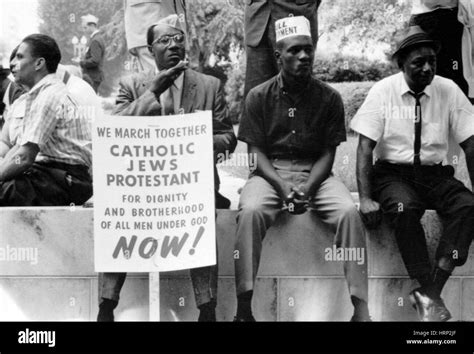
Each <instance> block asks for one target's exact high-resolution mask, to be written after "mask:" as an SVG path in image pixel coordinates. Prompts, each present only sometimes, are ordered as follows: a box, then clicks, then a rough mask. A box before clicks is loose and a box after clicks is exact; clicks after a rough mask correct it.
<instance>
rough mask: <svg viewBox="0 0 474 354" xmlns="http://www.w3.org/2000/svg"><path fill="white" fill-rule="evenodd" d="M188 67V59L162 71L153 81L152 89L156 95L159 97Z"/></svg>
mask: <svg viewBox="0 0 474 354" xmlns="http://www.w3.org/2000/svg"><path fill="white" fill-rule="evenodd" d="M187 68H188V61H184V60H181V61H180V62H179V63H178V64H176V65H175V66H173V67H172V68H169V69H167V70H162V71H160V72H159V73H158V74H157V75H156V76H155V78H154V79H153V81H152V82H151V86H150V91H151V92H153V93H154V94H155V96H156V97H159V96H160V95H161V94H162V93H163V92H165V91H166V90H167V89H168V88H169V87H170V86H171V85H172V84H173V82H174V81H175V80H176V79H177V78H178V76H179V75H181V73H182V72H183V71H185V70H186V69H187Z"/></svg>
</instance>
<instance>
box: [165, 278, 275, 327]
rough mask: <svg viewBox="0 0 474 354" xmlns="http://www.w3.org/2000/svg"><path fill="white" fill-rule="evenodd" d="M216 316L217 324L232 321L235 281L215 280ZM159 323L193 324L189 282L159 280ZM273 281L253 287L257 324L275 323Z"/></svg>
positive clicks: (261, 280) (196, 313)
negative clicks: (216, 286) (184, 322)
mask: <svg viewBox="0 0 474 354" xmlns="http://www.w3.org/2000/svg"><path fill="white" fill-rule="evenodd" d="M217 289H218V293H217V308H216V316H217V320H218V321H232V320H233V319H234V316H235V313H236V309H237V299H236V295H235V281H234V279H232V278H219V283H218V288H217ZM160 294H161V299H160V301H161V312H160V315H161V321H191V322H194V321H197V319H198V317H199V310H198V309H197V308H196V302H195V299H194V293H193V288H192V284H191V280H190V279H161V281H160ZM276 299H277V280H276V279H271V278H259V279H258V280H257V283H256V285H255V293H254V299H253V303H252V307H253V310H254V316H255V318H256V319H257V320H258V321H276V319H277V309H276V308H277V306H276V303H277V300H276Z"/></svg>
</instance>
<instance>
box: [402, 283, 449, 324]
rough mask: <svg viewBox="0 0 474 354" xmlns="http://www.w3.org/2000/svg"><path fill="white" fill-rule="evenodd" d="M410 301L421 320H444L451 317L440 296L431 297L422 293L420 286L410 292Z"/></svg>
mask: <svg viewBox="0 0 474 354" xmlns="http://www.w3.org/2000/svg"><path fill="white" fill-rule="evenodd" d="M410 301H411V303H412V305H413V308H415V310H416V311H417V312H418V317H419V318H420V321H422V322H440V321H441V322H446V321H448V320H449V319H450V318H451V314H450V313H449V311H448V309H447V308H446V306H445V305H444V302H443V300H442V299H441V298H439V299H433V298H431V297H429V296H428V295H426V294H424V293H423V292H422V291H421V289H420V288H418V289H415V290H413V291H412V292H411V293H410Z"/></svg>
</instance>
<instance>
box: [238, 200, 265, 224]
mask: <svg viewBox="0 0 474 354" xmlns="http://www.w3.org/2000/svg"><path fill="white" fill-rule="evenodd" d="M263 216H264V208H263V206H262V205H261V204H259V203H245V204H243V205H240V206H239V212H238V214H237V221H239V219H242V218H244V219H247V218H251V219H253V218H260V217H263Z"/></svg>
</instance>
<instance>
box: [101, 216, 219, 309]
mask: <svg viewBox="0 0 474 354" xmlns="http://www.w3.org/2000/svg"><path fill="white" fill-rule="evenodd" d="M216 218H217V214H216ZM216 252H217V246H216ZM216 258H217V255H216ZM189 273H190V276H191V282H192V283H193V290H194V298H195V300H196V306H198V307H199V306H201V305H202V304H205V303H208V302H209V301H211V299H214V300H217V275H218V268H217V263H216V265H213V266H209V267H201V268H194V269H190V270H189ZM126 277H127V273H99V304H101V303H102V301H103V300H104V299H109V300H114V301H117V302H118V301H119V299H120V291H121V290H122V287H123V284H124V282H125V279H126Z"/></svg>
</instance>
